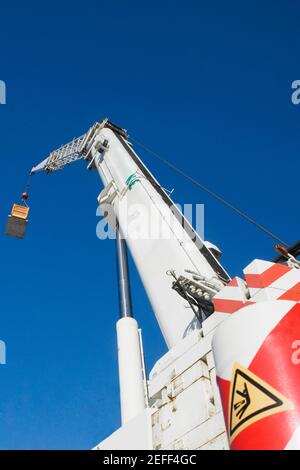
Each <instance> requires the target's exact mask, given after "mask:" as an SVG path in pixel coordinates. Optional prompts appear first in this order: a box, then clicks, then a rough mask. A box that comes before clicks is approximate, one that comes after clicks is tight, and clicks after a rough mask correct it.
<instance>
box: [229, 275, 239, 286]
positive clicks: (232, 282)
mask: <svg viewBox="0 0 300 470" xmlns="http://www.w3.org/2000/svg"><path fill="white" fill-rule="evenodd" d="M227 286H230V287H238V281H237V277H234V278H233V279H231V281H230V282H229V283H228V284H227Z"/></svg>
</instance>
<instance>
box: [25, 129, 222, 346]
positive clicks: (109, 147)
mask: <svg viewBox="0 0 300 470" xmlns="http://www.w3.org/2000/svg"><path fill="white" fill-rule="evenodd" d="M78 159H85V160H87V161H88V162H89V165H88V168H90V169H91V168H96V169H97V170H98V172H99V175H100V178H101V180H102V183H103V185H104V190H103V191H102V192H101V193H100V195H99V198H98V202H99V204H100V206H102V208H103V212H106V213H107V218H108V220H109V221H110V222H111V224H112V225H114V221H115V218H116V219H117V220H118V222H119V226H120V229H121V232H122V234H123V236H124V237H125V238H126V242H127V245H128V247H129V249H130V252H131V254H132V257H133V260H134V262H135V265H136V267H137V269H138V272H139V274H140V276H141V279H142V282H143V285H144V287H145V290H146V293H147V295H148V297H149V300H150V302H151V305H152V308H153V311H154V313H155V315H156V318H157V321H158V323H159V326H160V329H161V331H162V334H163V336H164V338H165V341H166V343H167V345H168V347H169V348H172V347H173V346H174V345H175V344H176V343H177V342H178V341H180V340H181V339H182V338H184V337H185V336H186V335H187V334H188V333H189V332H190V331H193V330H195V329H199V328H200V326H201V325H200V323H199V321H198V320H197V318H196V317H195V314H194V311H193V309H192V308H187V300H186V298H185V297H184V295H183V296H182V297H181V296H179V295H178V293H177V292H175V290H173V289H172V282H171V281H172V279H171V278H170V276H168V275H167V273H170V271H174V272H175V273H183V272H185V271H186V270H189V271H192V272H193V273H195V274H198V275H199V276H200V277H201V278H203V280H204V284H207V283H210V282H212V283H213V285H215V286H217V287H216V289H217V290H218V289H220V288H221V287H223V285H224V283H226V282H227V281H229V276H228V274H227V273H226V271H225V270H224V269H223V267H222V266H221V265H220V263H219V262H218V260H217V259H216V258H215V256H214V255H213V254H212V252H211V251H210V250H209V249H208V248H207V246H206V245H205V243H204V241H203V240H201V239H200V238H199V236H198V234H197V233H196V232H195V231H194V230H193V228H192V227H191V225H190V224H189V222H188V221H187V220H186V219H185V218H184V216H183V214H182V213H181V212H180V211H179V210H178V209H177V207H176V206H175V205H174V204H173V202H172V200H171V199H170V198H169V196H168V195H167V193H166V192H165V191H164V190H163V189H162V187H161V186H160V185H159V183H158V182H157V181H156V180H155V179H154V177H153V175H152V174H151V173H150V172H149V170H148V169H147V168H146V167H145V165H144V164H143V163H142V162H141V160H140V159H139V157H138V156H137V155H136V153H135V152H134V151H133V149H132V146H131V145H130V143H129V142H128V139H127V134H126V132H125V131H124V130H123V129H120V128H118V127H117V126H115V125H113V124H112V123H111V122H109V121H108V120H104V121H102V122H100V123H96V124H95V125H94V126H93V127H91V129H90V130H89V131H88V132H87V133H86V134H85V135H84V136H81V137H79V138H77V139H75V140H74V141H73V142H71V143H69V144H67V145H65V146H63V147H61V148H60V149H58V150H56V151H54V152H52V153H51V154H50V155H49V157H48V158H46V159H45V160H44V161H43V162H42V163H41V164H39V165H37V166H36V167H34V168H33V169H32V173H35V172H36V171H38V170H46V171H48V172H51V171H55V170H58V169H61V168H63V167H64V166H65V165H66V164H69V163H71V162H73V161H75V160H78ZM153 230H155V231H156V232H155V231H154V232H153ZM213 292H215V291H214V290H213ZM207 296H209V289H208V291H207V292H206V297H207Z"/></svg>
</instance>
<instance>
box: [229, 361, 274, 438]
mask: <svg viewBox="0 0 300 470" xmlns="http://www.w3.org/2000/svg"><path fill="white" fill-rule="evenodd" d="M239 378H241V379H242V381H243V388H242V390H240V389H239V390H238V389H237V380H238V379H239ZM247 383H250V384H252V385H253V386H254V387H256V389H258V390H259V391H260V392H262V393H264V394H265V395H266V396H267V397H269V398H270V399H271V400H272V402H273V403H271V404H269V405H267V406H263V407H258V409H257V410H254V411H253V412H252V413H250V414H247V413H246V412H247V409H248V408H249V406H250V404H251V395H250V394H249V391H248V386H247ZM236 395H238V396H239V397H240V401H238V402H236V403H235V402H234V397H235V396H236ZM282 405H283V401H282V400H281V399H280V398H278V397H276V396H275V395H274V394H273V393H272V392H271V391H270V390H268V389H267V388H265V387H264V386H263V385H262V384H261V383H259V382H257V381H256V380H254V379H253V377H250V376H249V375H247V374H246V373H245V372H244V371H243V370H241V369H239V368H236V370H235V374H234V379H233V385H232V392H231V399H230V428H229V429H230V437H232V435H233V434H234V433H235V432H236V431H237V430H238V429H239V428H240V426H242V425H244V424H245V423H246V422H247V421H248V420H250V419H251V420H252V418H254V417H255V416H257V415H260V414H261V413H265V412H266V411H269V410H271V409H273V408H277V407H280V406H282ZM244 415H245V416H244ZM234 417H235V419H237V420H238V422H237V423H235V424H234V425H233V418H234ZM258 419H259V418H258Z"/></svg>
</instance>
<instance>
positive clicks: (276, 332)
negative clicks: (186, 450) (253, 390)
mask: <svg viewBox="0 0 300 470" xmlns="http://www.w3.org/2000/svg"><path fill="white" fill-rule="evenodd" d="M299 318H300V304H296V305H295V306H294V307H293V308H292V309H291V310H290V311H289V312H288V313H287V314H286V315H285V316H284V318H283V319H282V320H281V321H280V322H279V323H278V324H277V325H276V327H275V328H274V329H273V330H272V331H271V333H270V334H269V335H268V336H267V338H266V339H265V341H264V342H263V344H262V346H261V348H260V349H259V350H258V352H257V354H256V355H255V357H254V359H253V361H252V363H251V364H250V366H249V370H251V371H252V372H253V373H254V374H256V375H257V376H258V377H260V378H261V379H262V380H264V381H265V382H266V383H268V384H270V385H271V386H272V387H273V388H274V389H275V390H278V391H279V392H280V393H282V395H284V396H285V397H286V398H287V399H289V400H290V401H291V402H293V404H294V407H295V409H294V410H289V411H283V412H281V413H277V414H274V415H271V416H267V417H266V418H263V419H261V420H258V421H256V422H255V423H253V424H252V425H250V426H248V427H247V428H246V429H244V430H243V431H241V432H240V434H238V435H237V436H236V438H235V439H234V441H233V442H232V445H231V448H232V449H252V450H256V449H265V450H272V449H274V450H276V449H284V448H285V447H286V445H287V443H288V442H289V440H290V439H291V437H292V435H293V433H294V431H295V429H296V428H297V427H298V426H299V425H300V394H299V390H300V364H296V363H295V361H294V362H293V361H292V354H293V352H294V350H293V348H292V344H293V342H294V340H295V339H300V321H299ZM258 327H259V326H258ZM227 406H228V404H227Z"/></svg>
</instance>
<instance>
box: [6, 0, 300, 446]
mask: <svg viewBox="0 0 300 470" xmlns="http://www.w3.org/2000/svg"><path fill="white" fill-rule="evenodd" d="M297 3H298V2H296V1H286V0H285V1H272V2H271V1H254V0H253V1H251V2H247V1H246V2H239V1H231V0H229V1H226V2H224V1H220V0H219V1H215V2H203V1H200V0H198V1H196V0H195V1H192V0H186V1H185V2H178V1H160V2H157V1H156V0H154V1H151V2H145V1H142V2H141V1H139V2H138V1H127V2H124V1H121V0H112V1H110V2H107V1H106V2H104V1H97V2H95V1H90V2H86V3H84V2H80V3H79V2H78V3H76V2H75V3H74V2H56V1H52V2H50V3H41V2H31V1H28V2H14V3H13V4H9V3H8V2H6V3H5V4H4V3H2V5H1V9H0V15H1V28H0V48H1V49H0V65H1V66H0V79H1V80H5V81H6V84H7V104H6V105H5V106H0V143H1V145H0V156H1V171H0V187H1V196H0V200H1V204H0V215H1V220H2V226H3V229H4V227H5V224H6V217H7V214H8V213H9V212H10V209H11V205H12V203H13V202H15V201H16V200H18V199H19V195H20V193H21V192H22V191H23V189H24V184H25V181H26V178H27V172H28V170H29V169H30V168H31V167H32V166H33V164H35V163H37V162H39V161H40V160H41V159H43V158H44V157H45V156H47V154H48V153H49V151H50V150H53V149H54V148H56V147H58V146H60V145H61V144H62V143H65V142H68V141H69V140H70V139H72V138H73V137H74V136H77V135H80V134H81V133H83V132H85V131H86V130H87V129H88V127H89V126H90V125H91V124H93V123H94V122H95V121H96V120H100V119H102V118H103V117H106V116H108V117H109V118H110V119H111V120H112V121H115V122H116V123H118V124H120V125H121V126H123V127H125V128H127V129H128V130H129V132H130V133H131V134H132V136H134V137H136V138H137V139H139V140H141V141H142V142H144V143H145V144H147V145H148V146H149V147H151V148H152V149H153V150H155V151H157V152H158V153H160V154H161V155H163V156H165V157H166V158H168V159H170V160H171V161H172V162H174V163H175V164H177V165H178V166H179V167H181V168H182V169H184V170H185V171H186V172H188V173H190V174H192V175H194V176H195V177H197V178H199V180H201V181H202V182H203V183H204V184H206V185H207V186H208V187H209V188H211V189H212V190H215V191H217V192H219V193H220V194H222V195H223V196H224V197H226V198H227V199H229V200H230V201H231V202H233V203H234V204H236V205H238V206H239V207H241V208H242V209H244V210H245V211H247V212H248V213H249V215H251V216H252V217H254V218H256V219H257V220H258V221H259V222H261V223H263V224H265V225H266V226H268V227H269V228H270V229H271V230H273V231H274V232H275V233H277V234H278V235H279V236H281V237H282V238H283V239H284V240H286V241H287V242H290V243H292V242H293V241H295V240H296V239H298V238H299V237H300V233H299V232H300V231H299V222H298V211H299V203H298V201H299V198H298V172H297V170H298V161H299V130H300V105H299V106H295V105H293V104H292V103H291V99H290V96H291V91H292V90H291V83H292V81H293V80H296V79H300V71H299V65H300V62H299V54H298V47H297V46H298V43H299V31H300V26H299V25H300V23H299V14H300V6H299V3H298V4H297ZM139 154H140V156H141V157H142V158H143V159H144V161H145V163H146V164H147V165H148V166H149V167H150V169H151V170H152V172H153V173H154V175H155V176H156V177H157V178H158V180H159V181H160V182H161V184H162V185H163V186H164V187H166V188H173V187H174V188H175V192H174V200H175V201H176V202H179V203H204V204H205V215H206V217H205V222H206V225H205V231H206V238H207V239H209V240H211V241H212V242H214V243H216V244H218V245H219V246H220V247H221V248H222V250H223V253H224V254H223V264H224V266H225V267H226V268H227V270H228V271H229V272H230V274H231V275H239V274H241V271H242V269H243V267H244V266H246V265H247V264H248V263H249V262H250V261H251V260H252V259H253V258H255V257H256V258H264V259H272V257H273V255H274V253H273V251H272V245H273V242H272V240H270V239H269V238H268V237H267V236H265V235H264V234H262V233H260V232H259V231H257V229H255V228H254V227H252V226H251V225H249V224H248V223H247V222H246V221H244V220H242V219H240V218H239V217H238V216H237V215H235V214H234V213H232V212H231V211H230V210H228V209H227V208H225V207H223V206H221V205H220V204H219V203H217V202H215V201H214V200H212V199H211V198H210V197H209V196H207V195H206V194H203V193H202V192H201V191H200V190H198V189H197V188H195V187H193V186H191V185H190V184H189V183H188V182H187V181H185V180H183V179H182V178H181V177H180V176H178V175H176V174H174V173H173V172H171V171H170V170H169V169H167V168H165V167H163V166H162V165H161V164H160V163H159V162H157V161H155V160H153V158H152V157H150V156H149V155H147V154H145V153H144V152H139ZM100 190H101V184H100V181H99V179H98V177H97V175H96V173H91V172H87V171H86V169H85V165H84V164H83V163H77V164H76V165H74V166H72V167H69V168H66V169H65V170H64V171H62V172H58V173H55V174H53V175H51V176H46V175H43V174H41V175H36V176H35V177H34V179H33V182H32V187H31V195H30V206H31V214H30V224H29V229H28V233H27V236H26V238H25V239H24V240H23V241H20V240H17V239H11V238H8V237H6V236H5V235H4V234H0V253H1V269H0V286H1V296H0V312H1V317H0V318H1V321H0V339H2V340H4V341H5V342H6V344H7V365H5V366H3V365H2V366H0V383H1V385H0V448H2V449H60V448H64V449H73V448H74V449H76V448H80V449H88V448H90V447H92V446H94V445H95V444H97V443H98V442H99V441H101V440H102V439H103V438H105V437H106V436H107V435H109V434H110V433H111V432H112V431H114V430H115V429H116V428H117V427H118V426H119V423H120V418H119V398H118V377H117V362H116V338H115V321H116V319H117V317H118V302H117V292H116V272H115V254H114V243H113V242H112V241H108V240H106V241H100V240H98V239H97V238H96V234H95V229H96V223H97V218H96V197H97V195H98V193H99V192H100ZM131 275H132V276H131V277H132V286H133V300H134V311H135V315H136V318H137V319H138V321H139V324H140V326H141V327H142V328H143V335H144V343H145V344H144V347H145V353H146V360H147V365H148V368H151V367H152V366H153V364H154V362H155V361H156V360H157V359H158V358H159V357H160V356H161V355H162V354H163V353H164V352H165V345H164V343H163V340H162V338H161V334H160V332H159V330H158V328H157V325H156V322H155V320H154V316H153V313H152V311H151V308H150V306H149V304H148V301H147V298H146V295H145V293H144V291H143V289H142V286H141V283H140V280H139V278H138V275H137V273H136V272H135V270H134V267H133V266H132V269H131Z"/></svg>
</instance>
